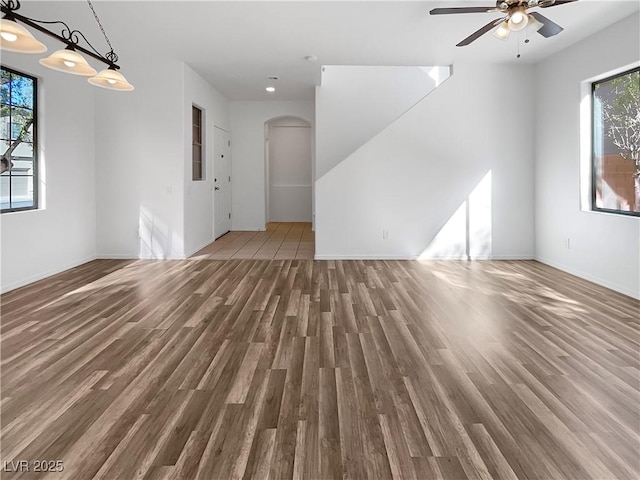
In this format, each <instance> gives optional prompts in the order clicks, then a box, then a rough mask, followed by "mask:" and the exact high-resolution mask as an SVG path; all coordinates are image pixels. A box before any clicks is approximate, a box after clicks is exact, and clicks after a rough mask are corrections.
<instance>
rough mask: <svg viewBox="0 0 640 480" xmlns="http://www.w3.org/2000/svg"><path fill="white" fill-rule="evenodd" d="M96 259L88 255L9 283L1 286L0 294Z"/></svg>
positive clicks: (94, 256)
mask: <svg viewBox="0 0 640 480" xmlns="http://www.w3.org/2000/svg"><path fill="white" fill-rule="evenodd" d="M97 258H98V257H97V256H96V255H89V256H88V257H84V258H82V259H80V260H77V261H75V262H71V263H67V264H64V265H60V266H59V267H55V268H52V269H51V270H47V271H46V272H42V273H39V274H37V275H33V276H31V277H28V278H25V279H23V280H19V281H17V282H13V283H10V284H9V285H1V286H0V293H7V292H10V291H11V290H15V289H16V288H20V287H24V286H25V285H29V284H30V283H33V282H37V281H38V280H43V279H45V278H47V277H51V276H52V275H57V274H58V273H61V272H64V271H65V270H69V269H71V268H75V267H78V266H80V265H84V264H85V263H88V262H91V261H93V260H96V259H97Z"/></svg>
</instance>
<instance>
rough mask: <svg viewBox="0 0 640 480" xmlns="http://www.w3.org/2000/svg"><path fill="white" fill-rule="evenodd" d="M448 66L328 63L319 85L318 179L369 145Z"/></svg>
mask: <svg viewBox="0 0 640 480" xmlns="http://www.w3.org/2000/svg"><path fill="white" fill-rule="evenodd" d="M448 73H449V67H384V66H353V65H325V66H323V67H322V83H321V85H322V86H321V87H316V119H317V121H316V124H317V128H316V158H317V161H316V178H320V177H322V176H323V175H324V174H325V173H327V172H328V171H329V170H330V169H331V168H333V167H334V166H335V165H337V164H338V163H340V162H341V161H342V160H344V159H345V158H347V157H348V156H349V155H350V154H352V153H353V152H354V151H355V150H356V149H357V148H359V147H360V146H362V145H363V144H364V143H366V142H368V141H369V140H370V139H371V138H373V136H375V135H376V134H378V133H379V132H380V131H381V130H383V129H384V128H385V127H387V126H388V125H389V124H390V123H392V122H393V121H394V120H395V119H397V118H398V117H399V116H401V115H402V114H403V113H404V112H406V111H407V110H408V109H409V108H411V107H412V106H413V105H415V104H416V103H417V102H418V101H420V100H421V99H422V98H424V97H425V96H426V95H427V94H428V93H429V92H430V91H431V90H433V88H435V86H436V85H438V84H439V83H440V81H441V80H442V79H444V78H446V77H447V76H448Z"/></svg>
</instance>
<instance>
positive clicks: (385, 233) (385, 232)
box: [382, 228, 389, 240]
mask: <svg viewBox="0 0 640 480" xmlns="http://www.w3.org/2000/svg"><path fill="white" fill-rule="evenodd" d="M382 239H383V240H389V230H387V229H386V228H383V229H382Z"/></svg>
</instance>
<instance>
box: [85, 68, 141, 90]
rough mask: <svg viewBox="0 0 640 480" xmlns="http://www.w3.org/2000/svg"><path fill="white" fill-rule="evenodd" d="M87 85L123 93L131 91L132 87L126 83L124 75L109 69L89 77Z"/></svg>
mask: <svg viewBox="0 0 640 480" xmlns="http://www.w3.org/2000/svg"><path fill="white" fill-rule="evenodd" d="M89 83H90V84H91V85H95V86H96V87H101V88H108V89H110V90H120V91H123V92H128V91H130V90H133V85H131V84H130V83H129V82H127V79H126V78H124V75H122V74H121V73H120V72H118V71H117V70H112V69H111V68H107V69H105V70H102V71H101V72H100V73H99V74H97V75H96V76H95V77H91V78H90V79H89Z"/></svg>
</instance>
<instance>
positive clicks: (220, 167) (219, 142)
mask: <svg viewBox="0 0 640 480" xmlns="http://www.w3.org/2000/svg"><path fill="white" fill-rule="evenodd" d="M215 132H216V133H215V139H214V149H215V153H214V156H215V159H214V165H213V188H214V195H213V207H214V208H213V211H214V218H213V236H214V238H218V237H221V236H222V235H224V234H225V233H227V232H228V231H229V230H231V142H230V139H229V132H225V131H224V130H221V129H220V128H218V127H216V129H215Z"/></svg>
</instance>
